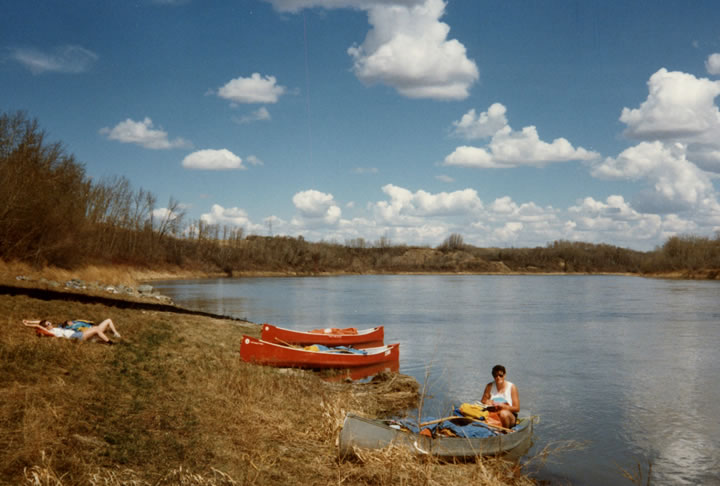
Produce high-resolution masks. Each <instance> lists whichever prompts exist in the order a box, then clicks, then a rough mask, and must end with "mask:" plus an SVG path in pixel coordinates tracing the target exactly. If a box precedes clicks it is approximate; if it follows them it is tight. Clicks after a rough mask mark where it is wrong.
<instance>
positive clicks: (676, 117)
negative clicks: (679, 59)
mask: <svg viewBox="0 0 720 486" xmlns="http://www.w3.org/2000/svg"><path fill="white" fill-rule="evenodd" d="M648 90H649V93H648V97H647V99H646V100H645V101H644V102H643V103H642V104H641V105H640V107H639V108H634V109H630V108H623V110H622V114H621V115H620V121H622V122H623V123H625V124H626V125H627V129H626V130H625V134H626V135H627V136H628V137H631V138H636V139H640V140H655V139H684V140H687V139H688V137H697V136H701V135H703V134H708V133H712V136H713V137H715V139H716V140H717V138H718V137H720V111H719V110H718V107H717V105H715V104H714V99H715V97H716V96H718V94H720V81H711V80H709V79H707V78H700V79H698V78H696V77H695V76H693V75H692V74H687V73H683V72H678V71H668V70H667V69H665V68H663V69H660V70H659V71H657V72H656V73H655V74H653V75H652V76H651V77H650V80H649V81H648Z"/></svg>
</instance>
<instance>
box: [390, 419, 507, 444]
mask: <svg viewBox="0 0 720 486" xmlns="http://www.w3.org/2000/svg"><path fill="white" fill-rule="evenodd" d="M458 418H459V419H461V418H464V417H463V416H462V415H460V416H458ZM433 420H436V419H435V417H423V419H422V423H425V422H432V421H433ZM394 422H395V423H397V424H400V425H402V426H403V427H406V428H407V429H408V430H410V431H411V432H414V433H416V434H417V433H418V432H420V429H419V428H418V426H417V423H416V422H415V421H414V420H409V419H402V420H394ZM440 428H443V429H449V430H451V431H452V432H453V433H454V434H455V435H456V436H458V437H464V438H468V439H471V438H477V439H482V438H485V437H494V436H496V435H498V434H497V433H496V432H493V431H492V430H490V429H489V428H487V427H486V426H485V425H483V424H480V423H478V422H471V423H469V424H468V425H456V424H454V423H452V422H450V421H448V420H446V421H444V422H440V423H439V424H432V425H428V426H426V427H423V429H429V430H430V432H432V435H433V437H435V435H436V434H437V432H438V429H440Z"/></svg>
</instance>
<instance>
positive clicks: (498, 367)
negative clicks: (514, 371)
mask: <svg viewBox="0 0 720 486" xmlns="http://www.w3.org/2000/svg"><path fill="white" fill-rule="evenodd" d="M501 371H502V374H503V375H506V374H507V371H505V367H504V366H503V365H495V366H493V369H492V375H493V378H495V377H496V376H497V375H498V373H500V372H501Z"/></svg>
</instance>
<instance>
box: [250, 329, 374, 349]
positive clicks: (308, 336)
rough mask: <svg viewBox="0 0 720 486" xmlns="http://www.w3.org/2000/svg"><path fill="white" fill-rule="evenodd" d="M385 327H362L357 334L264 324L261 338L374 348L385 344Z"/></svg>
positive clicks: (280, 342)
mask: <svg viewBox="0 0 720 486" xmlns="http://www.w3.org/2000/svg"><path fill="white" fill-rule="evenodd" d="M384 338H385V329H384V328H383V326H378V327H373V328H371V329H362V330H359V331H358V332H357V334H334V333H320V332H303V331H294V330H292V329H285V328H282V327H277V326H273V325H272V324H263V326H262V335H261V337H260V339H262V340H263V341H267V342H269V343H274V344H299V345H302V346H309V345H311V344H322V345H323V346H328V347H336V346H352V347H354V348H358V349H360V348H374V347H378V346H382V345H383V339H384Z"/></svg>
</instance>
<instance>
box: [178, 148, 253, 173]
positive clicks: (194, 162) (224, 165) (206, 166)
mask: <svg viewBox="0 0 720 486" xmlns="http://www.w3.org/2000/svg"><path fill="white" fill-rule="evenodd" d="M182 166H183V167H185V168H186V169H202V170H231V169H240V170H244V169H246V168H247V167H245V166H244V165H243V163H242V159H241V158H240V157H238V156H237V155H235V154H234V153H232V152H231V151H229V150H228V149H220V150H213V149H206V150H198V151H196V152H193V153H191V154H189V155H187V156H186V157H185V158H184V159H183V161H182Z"/></svg>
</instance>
